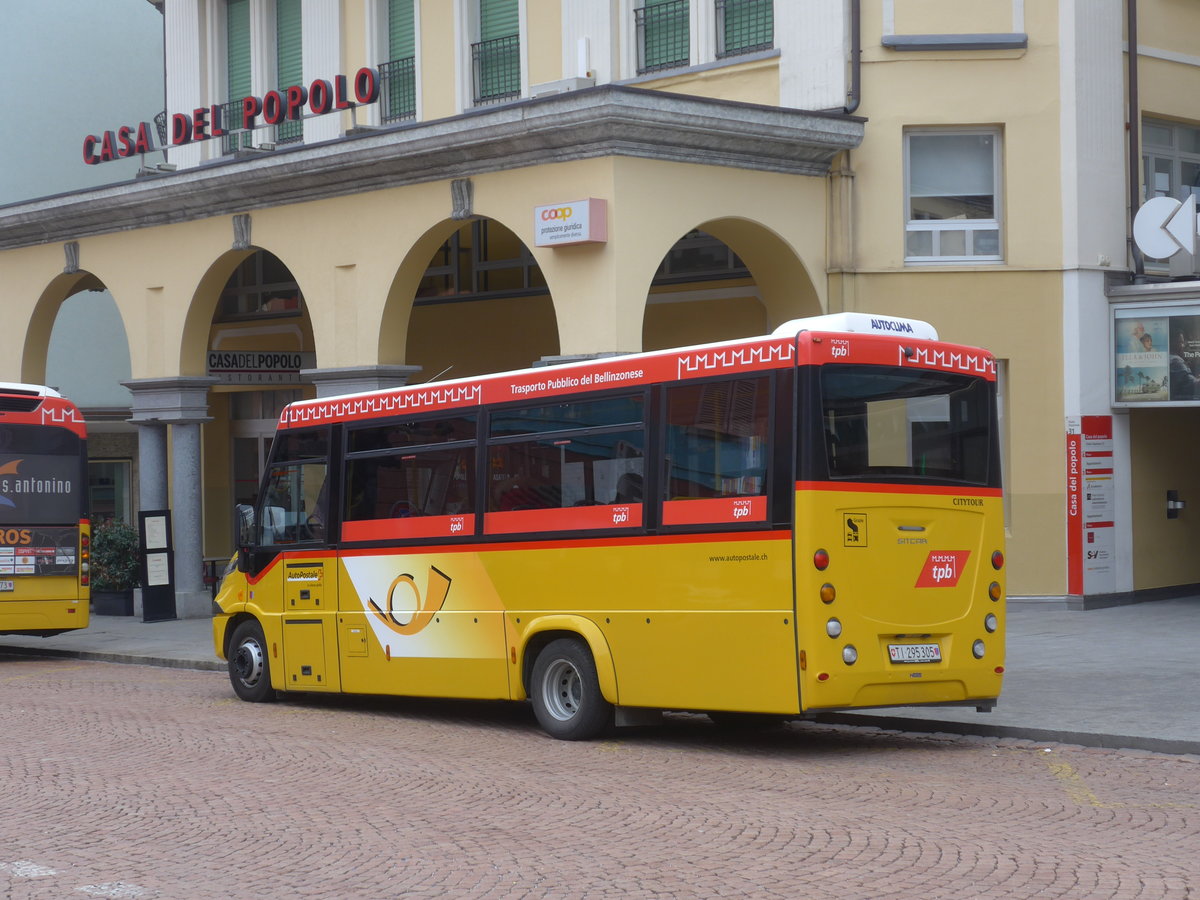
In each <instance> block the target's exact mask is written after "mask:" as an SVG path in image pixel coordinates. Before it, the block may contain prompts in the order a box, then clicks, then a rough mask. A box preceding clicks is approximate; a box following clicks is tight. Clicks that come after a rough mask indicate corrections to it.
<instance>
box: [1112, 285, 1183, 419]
mask: <svg viewBox="0 0 1200 900" xmlns="http://www.w3.org/2000/svg"><path fill="white" fill-rule="evenodd" d="M1110 346H1111V347H1112V378H1111V386H1112V405H1113V406H1116V407H1127V408H1134V407H1146V406H1200V299H1197V300H1195V301H1192V302H1189V303H1182V304H1177V305H1176V304H1164V303H1161V302H1160V303H1154V304H1129V305H1125V304H1122V305H1121V306H1118V307H1114V308H1113V315H1112V329H1111V340H1110Z"/></svg>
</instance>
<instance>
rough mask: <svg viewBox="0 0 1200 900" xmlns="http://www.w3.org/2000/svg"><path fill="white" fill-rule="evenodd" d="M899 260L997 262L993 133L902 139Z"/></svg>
mask: <svg viewBox="0 0 1200 900" xmlns="http://www.w3.org/2000/svg"><path fill="white" fill-rule="evenodd" d="M904 164H905V186H906V191H905V216H906V219H907V224H906V228H905V232H906V233H905V250H904V259H905V262H909V263H923V262H936V263H963V262H966V263H978V262H999V261H1001V260H1002V259H1003V256H1002V254H1001V248H1000V132H999V130H998V129H970V130H966V129H955V130H938V131H934V130H915V129H914V130H911V131H908V132H906V133H905V135H904Z"/></svg>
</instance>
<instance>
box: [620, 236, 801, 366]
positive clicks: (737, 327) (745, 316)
mask: <svg viewBox="0 0 1200 900" xmlns="http://www.w3.org/2000/svg"><path fill="white" fill-rule="evenodd" d="M696 229H697V230H698V231H700V232H703V233H705V234H707V235H709V236H711V237H712V238H715V239H717V240H718V241H719V242H721V243H722V244H724V245H725V247H727V248H728V249H729V250H730V251H732V253H733V254H736V257H737V258H738V259H740V260H741V262H742V263H743V264H744V266H745V268H746V270H747V277H744V278H733V279H724V278H723V279H711V280H706V279H705V278H703V277H698V279H697V280H696V281H693V282H685V283H684V284H685V286H686V290H680V291H676V292H672V291H670V289H669V288H666V287H664V286H661V285H660V286H658V287H655V286H651V287H650V289H649V291H648V294H647V302H646V308H645V314H644V317H643V333H642V342H643V346H644V348H645V349H647V350H653V349H662V348H664V347H670V346H681V345H685V344H695V343H705V342H710V341H720V340H730V339H734V338H741V337H752V336H755V335H759V334H767V333H769V332H770V331H772V330H773V329H774V328H775V327H777V326H778V325H780V324H781V323H783V322H785V321H787V320H789V319H794V318H800V317H802V316H812V315H820V314H821V312H822V309H821V301H820V297H819V295H818V292H817V290H816V286H815V285H814V284H813V281H812V278H811V276H810V275H809V272H808V268H807V267H806V266H805V265H804V262H803V260H802V259H801V258H800V256H799V254H798V253H797V252H796V251H795V249H794V248H793V247H792V246H791V245H790V244H789V243H788V242H787V241H786V240H784V239H783V238H782V237H781V236H780V235H779V234H778V233H777V232H776V231H774V230H773V229H771V228H769V227H767V226H765V225H763V224H762V223H759V222H755V221H752V220H749V219H745V218H740V217H726V218H720V219H711V220H708V221H705V222H702V223H700V224H698V225H697V226H696ZM688 233H690V232H688ZM680 246H681V242H680V241H679V240H677V241H676V242H675V243H674V244H672V246H671V248H669V249H668V250H667V253H671V252H672V251H673V250H674V249H675V248H677V247H680ZM656 272H657V269H656ZM652 280H653V276H652ZM673 294H675V295H677V297H678V299H676V297H674V296H672V295H673ZM656 298H661V299H658V300H656ZM664 301H666V302H664Z"/></svg>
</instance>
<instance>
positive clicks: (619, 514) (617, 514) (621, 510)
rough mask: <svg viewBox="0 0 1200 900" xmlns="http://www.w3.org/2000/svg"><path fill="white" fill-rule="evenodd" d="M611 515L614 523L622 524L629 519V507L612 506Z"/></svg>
mask: <svg viewBox="0 0 1200 900" xmlns="http://www.w3.org/2000/svg"><path fill="white" fill-rule="evenodd" d="M612 517H613V524H614V525H624V524H625V523H626V522H628V521H629V507H628V506H614V507H613V511H612Z"/></svg>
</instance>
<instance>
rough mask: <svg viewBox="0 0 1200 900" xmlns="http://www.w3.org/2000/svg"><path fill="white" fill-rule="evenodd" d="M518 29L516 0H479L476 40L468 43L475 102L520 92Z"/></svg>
mask: <svg viewBox="0 0 1200 900" xmlns="http://www.w3.org/2000/svg"><path fill="white" fill-rule="evenodd" d="M520 31H521V25H520V17H519V14H518V10H517V0H479V42H478V43H476V44H472V45H471V67H472V77H473V80H474V83H475V97H474V100H475V103H476V104H482V103H498V102H500V101H501V100H507V99H510V98H513V97H519V96H520V95H521V34H520Z"/></svg>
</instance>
